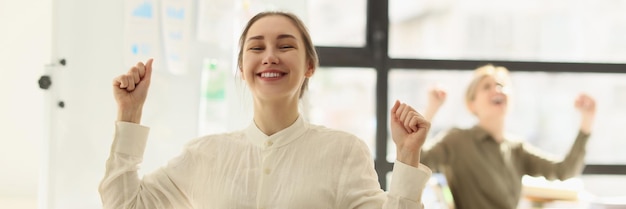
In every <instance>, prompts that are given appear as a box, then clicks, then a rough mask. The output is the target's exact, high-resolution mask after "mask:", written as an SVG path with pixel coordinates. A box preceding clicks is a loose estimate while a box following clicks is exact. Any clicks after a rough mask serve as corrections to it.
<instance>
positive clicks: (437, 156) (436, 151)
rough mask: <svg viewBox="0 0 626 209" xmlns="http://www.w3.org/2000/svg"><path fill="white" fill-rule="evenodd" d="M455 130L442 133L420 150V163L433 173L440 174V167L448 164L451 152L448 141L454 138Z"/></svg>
mask: <svg viewBox="0 0 626 209" xmlns="http://www.w3.org/2000/svg"><path fill="white" fill-rule="evenodd" d="M455 132H457V131H456V130H454V129H453V130H449V131H444V132H441V133H440V134H438V135H437V136H436V137H435V138H434V139H433V142H431V143H429V144H428V145H427V146H425V147H424V148H422V152H421V153H420V162H421V163H423V164H424V165H426V166H428V167H429V168H431V169H433V170H434V171H435V172H441V169H440V167H441V166H444V165H446V164H447V163H448V161H449V158H450V155H451V152H450V149H451V148H450V146H451V144H450V143H449V141H451V139H453V138H454V137H455V135H458V134H454V133H455Z"/></svg>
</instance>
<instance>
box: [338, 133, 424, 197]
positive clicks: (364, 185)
mask: <svg viewBox="0 0 626 209" xmlns="http://www.w3.org/2000/svg"><path fill="white" fill-rule="evenodd" d="M358 141H359V143H356V144H355V145H354V146H353V147H352V149H351V151H350V153H349V155H348V156H347V158H346V160H345V163H344V166H343V172H342V175H341V178H340V181H339V186H338V188H339V189H338V195H339V198H338V199H339V204H338V207H337V208H351V209H352V208H358V209H380V208H384V209H417V208H423V205H422V201H421V199H422V198H421V197H422V191H423V190H424V187H425V186H426V182H427V181H428V179H429V178H430V175H431V171H430V169H429V168H427V167H426V166H424V165H421V164H420V166H419V167H417V168H416V167H412V166H409V165H406V164H404V163H401V162H396V163H395V165H394V170H393V175H392V181H391V187H390V191H389V192H384V191H383V190H382V189H381V188H380V184H379V182H378V175H377V173H376V170H375V169H374V165H373V161H372V157H371V155H370V154H369V149H368V148H367V145H365V143H363V142H362V141H361V140H358Z"/></svg>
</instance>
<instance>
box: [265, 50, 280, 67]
mask: <svg viewBox="0 0 626 209" xmlns="http://www.w3.org/2000/svg"><path fill="white" fill-rule="evenodd" d="M278 63H279V61H278V57H277V56H276V54H274V51H273V50H267V51H266V53H265V57H263V64H264V65H269V64H271V65H277V64H278Z"/></svg>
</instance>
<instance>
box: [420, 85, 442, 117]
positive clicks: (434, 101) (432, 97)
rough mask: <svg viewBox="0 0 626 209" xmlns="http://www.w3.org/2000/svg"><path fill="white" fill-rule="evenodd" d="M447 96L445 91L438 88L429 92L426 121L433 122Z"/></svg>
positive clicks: (425, 114)
mask: <svg viewBox="0 0 626 209" xmlns="http://www.w3.org/2000/svg"><path fill="white" fill-rule="evenodd" d="M446 94H447V93H446V91H445V90H443V89H440V88H436V87H435V88H432V89H431V90H430V91H429V92H428V106H426V112H424V118H426V120H428V121H432V119H433V117H435V114H436V113H437V111H439V108H440V107H441V105H443V103H444V102H445V101H446V96H447V95H446Z"/></svg>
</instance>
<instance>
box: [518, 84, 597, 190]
mask: <svg viewBox="0 0 626 209" xmlns="http://www.w3.org/2000/svg"><path fill="white" fill-rule="evenodd" d="M574 106H575V107H576V109H578V111H579V112H580V114H581V125H580V130H579V131H578V135H577V136H576V140H575V141H574V144H573V145H572V147H571V148H570V151H569V152H568V153H567V155H566V156H565V157H564V158H563V159H562V160H555V159H551V158H549V157H547V154H544V153H542V152H541V151H539V150H538V149H536V148H534V147H532V146H530V145H528V144H525V145H524V147H523V152H524V155H525V157H524V167H525V169H526V174H528V175H531V176H544V177H546V178H547V179H560V180H564V179H567V178H571V177H574V176H576V175H578V174H579V173H580V172H581V171H582V169H583V167H584V159H585V152H586V151H585V148H586V145H587V140H588V139H589V135H590V133H591V128H592V126H593V119H594V117H595V112H596V102H595V100H594V99H593V98H592V97H590V96H589V95H586V94H581V95H579V96H578V98H577V99H576V101H575V102H574Z"/></svg>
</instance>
